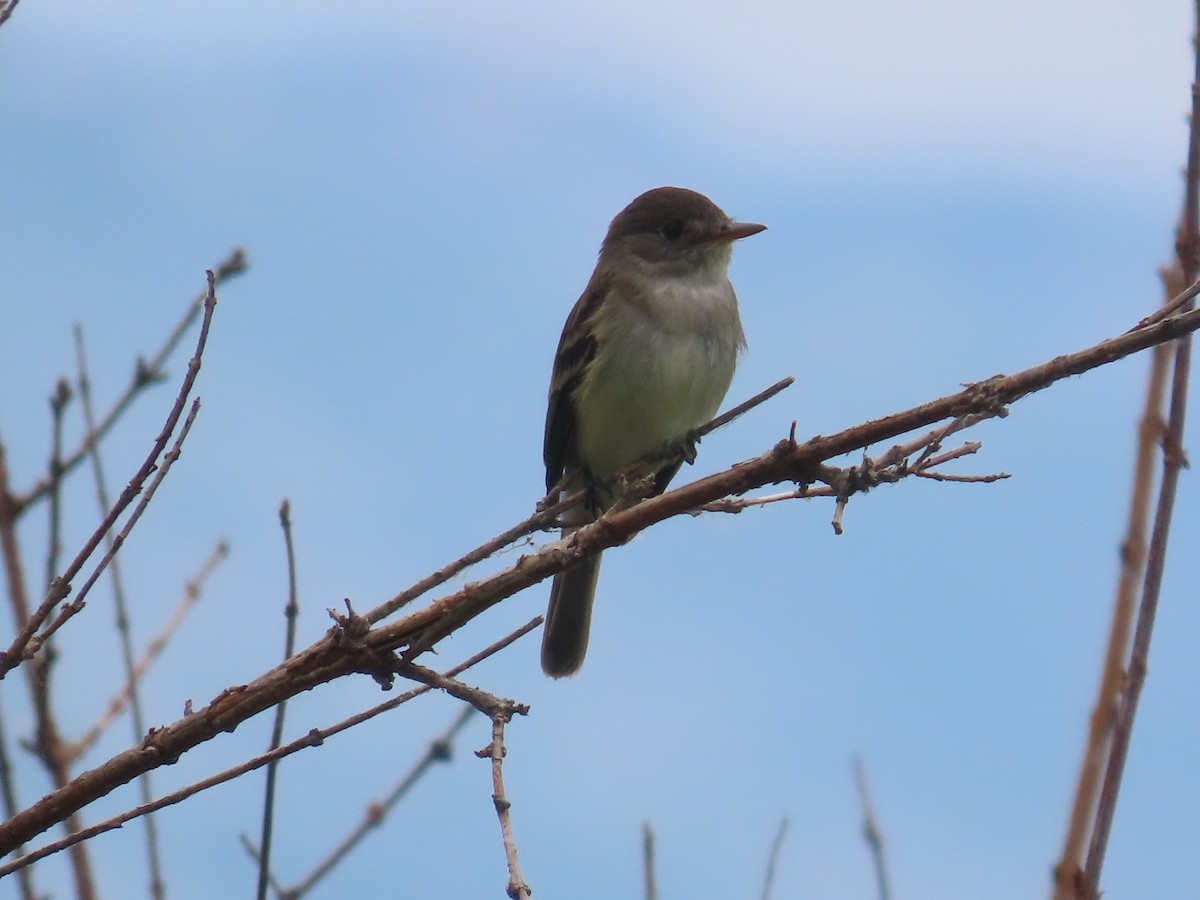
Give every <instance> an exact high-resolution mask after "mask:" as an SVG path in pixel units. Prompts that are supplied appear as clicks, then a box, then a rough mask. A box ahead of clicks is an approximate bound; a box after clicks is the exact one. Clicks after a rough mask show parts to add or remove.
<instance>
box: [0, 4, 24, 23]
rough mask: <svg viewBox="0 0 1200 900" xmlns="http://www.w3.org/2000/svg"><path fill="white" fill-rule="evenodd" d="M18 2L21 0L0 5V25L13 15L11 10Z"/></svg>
mask: <svg viewBox="0 0 1200 900" xmlns="http://www.w3.org/2000/svg"><path fill="white" fill-rule="evenodd" d="M20 2H21V0H8V2H7V3H3V4H0V25H3V24H4V23H5V22H7V21H8V17H9V16H11V15H12V14H13V10H14V9H16V8H17V4H18V3H20Z"/></svg>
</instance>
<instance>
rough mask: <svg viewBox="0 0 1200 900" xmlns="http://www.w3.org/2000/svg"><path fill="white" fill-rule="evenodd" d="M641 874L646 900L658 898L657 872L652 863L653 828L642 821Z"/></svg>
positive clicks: (656, 899)
mask: <svg viewBox="0 0 1200 900" xmlns="http://www.w3.org/2000/svg"><path fill="white" fill-rule="evenodd" d="M642 875H643V881H644V882H645V885H646V900H658V873H657V866H656V865H655V863H654V829H653V828H651V827H650V823H649V822H643V823H642Z"/></svg>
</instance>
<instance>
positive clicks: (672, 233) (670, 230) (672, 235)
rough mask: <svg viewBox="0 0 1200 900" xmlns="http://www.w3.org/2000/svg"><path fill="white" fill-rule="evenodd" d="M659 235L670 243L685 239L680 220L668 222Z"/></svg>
mask: <svg viewBox="0 0 1200 900" xmlns="http://www.w3.org/2000/svg"><path fill="white" fill-rule="evenodd" d="M659 233H660V234H662V236H663V237H665V238H666V239H667V240H668V241H677V240H679V239H680V238H681V237H683V223H682V222H680V221H678V220H675V221H673V222H668V223H667V224H666V225H664V226H663V227H662V228H660V229H659Z"/></svg>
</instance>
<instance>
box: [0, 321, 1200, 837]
mask: <svg viewBox="0 0 1200 900" xmlns="http://www.w3.org/2000/svg"><path fill="white" fill-rule="evenodd" d="M1196 328H1200V311H1191V312H1187V313H1183V314H1181V315H1178V316H1172V317H1170V318H1168V319H1165V320H1163V321H1161V322H1158V323H1156V324H1154V325H1150V326H1147V327H1145V328H1139V329H1136V330H1134V331H1132V332H1130V333H1127V334H1123V335H1121V336H1119V337H1116V338H1113V339H1111V340H1107V341H1103V342H1101V343H1100V344H1097V345H1095V346H1093V347H1089V348H1087V349H1085V350H1081V351H1078V352H1076V353H1071V354H1066V355H1063V356H1059V357H1056V358H1054V359H1052V360H1050V361H1048V362H1046V363H1044V364H1042V365H1040V366H1034V367H1032V368H1029V369H1025V370H1022V371H1020V372H1017V373H1015V374H1013V375H1008V376H1004V375H997V376H995V377H993V378H990V379H988V380H986V381H983V382H979V383H977V384H972V385H969V386H968V387H967V388H965V389H964V390H961V391H958V392H956V393H953V394H949V395H947V396H945V397H940V398H938V399H936V400H931V401H929V402H928V403H924V404H921V405H920V406H916V407H913V408H912V409H908V410H904V411H902V412H898V413H894V414H892V415H889V416H884V417H883V418H880V419H875V420H873V421H870V422H866V423H864V424H862V425H858V426H855V427H853V428H848V429H846V430H844V431H841V432H839V433H837V434H834V435H830V436H818V437H815V438H813V439H811V440H809V441H807V442H806V443H803V444H798V443H796V441H795V440H794V439H791V438H787V439H784V440H782V441H780V442H779V443H778V444H776V445H775V446H774V447H772V448H771V449H769V450H768V451H766V452H765V453H763V454H762V455H761V456H758V457H755V458H751V459H747V460H745V461H743V462H741V463H738V464H736V465H734V466H732V467H730V468H729V469H727V470H725V471H722V472H718V473H716V474H714V475H710V476H708V477H706V478H701V479H699V480H697V481H694V482H692V483H690V484H686V485H683V486H682V487H679V488H676V489H675V490H673V491H670V492H668V493H665V494H662V495H660V496H657V497H653V498H651V499H648V500H644V501H642V502H640V503H637V504H635V505H633V506H631V507H629V508H626V509H620V510H615V511H612V512H609V513H606V514H605V515H603V516H601V517H600V518H599V519H597V521H595V522H594V523H592V524H590V525H588V526H586V527H584V528H581V529H580V530H578V531H576V532H574V533H573V534H571V535H570V537H568V538H565V539H562V540H558V541H554V542H552V543H550V544H547V545H545V546H543V547H542V548H540V549H539V550H537V551H536V552H533V553H530V554H527V555H525V556H523V557H521V558H520V559H518V560H517V561H516V562H515V563H514V564H513V565H511V566H509V567H508V568H507V569H504V570H502V571H500V572H498V573H496V574H494V575H492V576H490V577H488V578H485V579H482V580H480V581H478V582H475V583H471V584H467V585H465V586H463V587H462V588H460V589H459V590H457V591H455V592H453V593H451V594H448V595H446V596H444V597H442V598H440V599H438V600H435V601H433V602H432V603H430V604H429V605H428V606H425V607H423V608H421V609H417V610H414V611H413V612H410V613H409V614H408V615H406V616H404V617H403V618H401V619H399V620H397V621H394V622H387V623H383V624H380V625H378V626H377V627H375V628H374V629H372V630H369V631H367V632H366V634H365V635H361V636H360V637H358V638H357V639H356V640H355V641H354V642H352V643H350V644H347V642H345V640H344V635H343V633H342V630H341V629H340V628H335V629H331V632H330V633H329V634H327V635H326V636H325V637H324V638H322V639H321V640H319V641H317V642H316V643H314V644H312V645H311V646H309V647H308V648H307V649H305V650H302V651H300V652H299V653H297V654H296V655H295V656H293V657H292V658H291V659H290V660H288V661H287V662H286V663H284V664H281V665H279V666H276V667H275V668H273V669H271V670H270V671H268V672H265V673H264V674H263V675H261V676H259V677H258V678H256V679H255V680H254V681H252V682H250V683H249V684H246V685H237V686H234V687H231V688H228V689H226V690H225V691H223V692H222V693H221V694H220V695H218V696H217V697H216V698H214V699H213V700H212V701H211V702H210V703H209V705H208V706H207V707H205V708H203V709H201V710H199V711H197V712H194V713H192V714H191V715H188V716H185V717H184V718H182V719H180V720H178V721H176V722H174V723H172V724H170V725H166V726H164V727H163V728H160V729H157V730H155V731H154V732H153V733H152V734H149V735H147V736H146V738H145V740H144V741H143V742H142V743H141V744H140V745H139V746H137V747H134V748H132V749H130V750H126V751H125V752H123V753H119V754H117V755H116V756H114V757H113V758H112V759H110V760H108V761H107V762H106V763H104V764H103V765H100V766H98V767H96V768H94V769H91V770H90V771H88V772H84V773H82V774H80V775H79V776H78V777H77V778H75V780H74V781H72V782H71V783H70V784H69V785H67V786H66V787H65V788H63V789H61V790H58V791H55V792H53V793H52V794H49V795H48V796H46V797H44V798H42V799H41V800H40V801H38V802H37V803H35V804H34V805H33V806H31V807H29V808H28V809H26V810H24V811H22V812H20V813H18V814H17V815H15V816H13V817H12V818H11V819H9V820H8V821H7V822H4V823H0V854H5V853H8V852H10V851H11V850H12V849H13V848H14V847H16V846H17V845H18V844H20V843H22V842H25V841H28V840H29V839H30V838H32V837H33V836H34V835H36V834H39V833H41V832H42V831H44V830H45V829H46V828H48V827H50V825H52V824H53V823H54V822H56V821H59V820H60V819H61V818H62V817H63V816H64V815H66V814H68V813H70V812H71V811H72V810H76V809H80V808H82V807H83V806H85V805H87V804H88V803H90V802H92V801H93V800H95V799H97V798H99V797H102V796H104V795H105V794H107V793H109V792H110V791H112V790H113V789H114V788H116V787H118V786H120V785H122V784H125V783H126V782H128V781H129V780H131V779H132V778H135V777H137V776H138V775H139V774H140V773H141V772H145V771H149V770H151V769H154V768H156V767H158V766H160V765H163V764H165V763H168V762H174V761H175V760H177V759H178V758H179V756H180V755H181V754H183V753H186V752H187V751H189V750H191V749H192V748H194V747H196V746H198V745H199V744H201V743H204V742H206V741H208V740H211V739H212V738H214V737H216V736H217V735H218V734H221V733H223V732H226V731H230V730H232V729H233V728H235V727H236V726H237V725H238V724H240V723H241V722H243V721H245V720H247V719H249V718H250V717H251V716H254V715H256V714H258V713H260V712H262V711H263V710H266V709H269V708H270V707H272V706H274V705H275V704H276V703H278V702H280V701H281V700H284V699H286V698H289V697H293V696H295V695H296V694H299V693H301V692H302V691H307V690H310V689H311V688H313V687H316V686H317V685H319V684H323V683H325V682H328V681H332V680H333V679H335V678H340V677H342V676H345V675H349V674H351V673H352V672H360V671H370V672H375V671H376V667H377V660H378V659H379V658H382V657H385V656H386V655H388V654H391V653H392V652H394V651H397V650H404V653H403V656H404V658H405V661H411V660H412V659H414V658H415V657H416V656H418V655H419V654H420V653H422V652H424V651H425V650H426V649H428V648H429V647H432V646H433V645H434V644H436V643H437V642H438V641H439V640H441V639H442V638H443V637H445V636H446V635H448V634H450V633H452V632H453V631H455V630H456V629H457V628H459V627H460V626H462V625H463V624H464V623H466V622H468V621H470V620H471V619H473V618H475V617H476V616H478V615H480V614H481V613H482V612H484V611H485V610H487V609H489V608H491V607H492V606H494V605H495V604H497V603H499V602H500V601H501V600H503V599H505V598H506V597H510V596H512V595H513V594H515V593H517V592H518V591H521V590H523V589H525V588H527V587H529V586H530V585H533V584H537V583H538V582H540V581H542V580H543V579H545V578H548V577H550V576H551V575H554V574H555V573H557V572H561V571H563V570H564V569H566V568H568V567H570V566H571V565H573V564H575V562H576V561H577V560H578V559H579V558H582V557H585V556H587V555H591V554H595V553H597V552H599V551H601V550H604V549H606V548H609V547H615V546H617V545H618V544H622V543H624V542H626V541H628V540H629V539H630V538H632V537H633V536H634V535H636V534H638V533H639V532H640V531H643V530H644V529H646V528H649V527H651V526H652V525H654V524H656V523H658V522H661V521H663V520H665V519H668V518H671V517H673V516H677V515H681V514H687V513H689V512H691V511H692V510H695V509H697V508H698V507H700V506H703V505H704V504H705V503H711V502H712V501H714V500H717V499H719V498H721V497H725V496H730V495H735V496H736V495H741V494H743V493H745V492H746V491H749V490H753V489H755V488H758V487H762V486H764V485H767V484H775V483H779V482H783V481H792V482H804V481H810V480H812V472H813V469H814V467H816V466H818V465H820V464H821V463H822V462H824V461H826V460H829V459H832V458H834V457H837V456H840V455H842V454H845V453H851V452H854V451H860V450H862V449H864V448H866V447H869V446H870V445H872V444H875V443H878V442H881V441H888V440H894V439H896V438H898V437H900V436H901V435H905V434H908V433H909V432H912V431H915V430H917V429H923V428H929V427H931V426H933V425H935V424H937V423H938V422H943V421H946V420H955V419H959V418H960V417H963V416H970V417H974V418H975V419H977V420H982V419H985V418H989V417H995V416H1003V415H1006V413H1007V406H1008V404H1011V403H1014V402H1016V401H1018V400H1020V399H1021V398H1023V397H1025V396H1027V395H1029V394H1031V393H1033V392H1035V391H1040V390H1042V389H1044V388H1046V387H1049V386H1050V385H1051V384H1053V383H1054V382H1056V381H1059V380H1061V379H1063V378H1067V377H1070V376H1072V375H1079V374H1082V373H1083V372H1086V371H1088V370H1090V369H1093V368H1096V367H1098V366H1102V365H1105V364H1106V363H1111V362H1113V361H1114V360H1117V359H1121V358H1123V357H1125V356H1128V355H1130V354H1132V353H1136V352H1138V351H1139V350H1144V349H1146V348H1148V347H1151V346H1154V345H1156V344H1160V343H1163V342H1165V341H1170V340H1173V339H1175V338H1178V337H1180V336H1181V335H1184V334H1187V333H1190V332H1191V331H1194V330H1195V329H1196Z"/></svg>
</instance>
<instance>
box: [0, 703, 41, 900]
mask: <svg viewBox="0 0 1200 900" xmlns="http://www.w3.org/2000/svg"><path fill="white" fill-rule="evenodd" d="M0 797H2V798H3V801H4V815H5V817H6V818H7V817H8V816H11V815H13V814H15V813H16V811H17V810H19V809H20V808H21V807H20V805H19V803H18V802H17V789H16V787H15V785H14V784H13V777H12V765H11V764H10V762H9V759H8V732H7V730H6V729H5V727H4V715H3V708H2V707H0ZM24 852H25V848H24V847H18V848H17V853H18V854H22V853H24ZM17 875H18V879H17V880H18V882H19V883H20V886H21V900H38V892H37V889H36V888H35V887H34V884H33V869H32V868H28V867H27V868H24V869H22V870H21V871H20V872H18V873H17Z"/></svg>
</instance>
